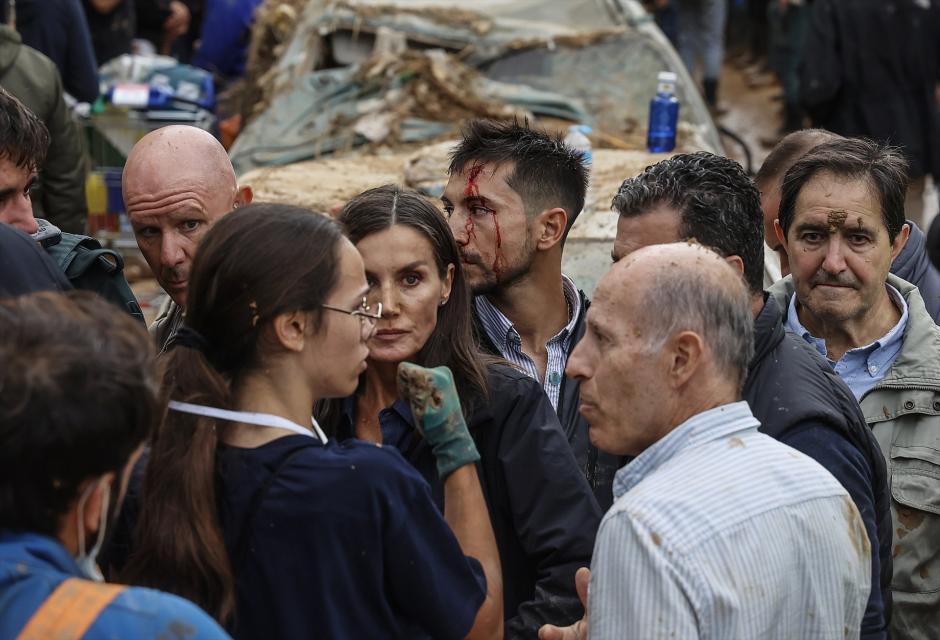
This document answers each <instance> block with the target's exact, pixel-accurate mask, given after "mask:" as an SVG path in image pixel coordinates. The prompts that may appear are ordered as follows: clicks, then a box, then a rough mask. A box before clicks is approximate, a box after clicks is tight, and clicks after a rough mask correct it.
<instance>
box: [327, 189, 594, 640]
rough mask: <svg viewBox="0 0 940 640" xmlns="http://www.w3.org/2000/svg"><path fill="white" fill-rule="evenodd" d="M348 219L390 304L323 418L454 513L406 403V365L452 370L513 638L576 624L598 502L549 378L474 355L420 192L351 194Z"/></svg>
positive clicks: (437, 227)
mask: <svg viewBox="0 0 940 640" xmlns="http://www.w3.org/2000/svg"><path fill="white" fill-rule="evenodd" d="M338 219H339V222H340V223H341V224H342V225H343V226H344V228H345V231H346V234H347V237H349V239H350V240H351V241H352V242H353V243H354V244H355V245H356V248H357V249H359V252H360V253H361V254H362V258H363V261H364V263H365V269H366V277H367V280H368V283H369V298H368V300H369V302H370V303H371V304H372V305H378V304H379V303H381V305H382V317H381V318H380V319H379V320H378V324H377V326H376V332H375V335H374V336H373V337H372V339H371V340H369V343H368V345H369V359H368V362H369V367H368V369H367V370H366V371H365V373H364V375H363V376H362V377H361V378H360V382H359V386H358V388H357V389H356V392H355V394H352V395H349V396H348V397H347V398H346V399H345V400H342V401H334V402H332V403H328V405H327V406H323V407H320V413H318V415H320V416H322V417H323V420H324V424H325V425H327V427H328V428H329V429H330V430H332V431H333V432H334V433H336V434H337V437H339V438H341V439H342V438H359V439H362V440H367V441H372V442H377V443H382V444H384V445H386V446H388V445H391V446H393V447H395V448H396V449H398V450H399V451H401V452H402V454H404V456H405V457H406V458H407V459H408V461H409V462H411V464H412V465H414V467H415V468H416V469H417V470H418V471H419V472H420V473H421V475H422V476H424V478H425V479H426V480H427V481H428V483H429V484H430V485H431V487H432V491H433V493H434V498H435V501H436V502H437V504H438V506H439V507H441V508H443V510H444V511H445V513H446V511H447V509H449V508H450V506H451V505H450V500H451V498H450V497H449V496H448V495H447V492H446V485H445V484H443V483H442V482H441V479H440V478H441V475H440V473H439V471H438V469H437V468H436V466H437V465H435V459H434V447H433V443H431V442H429V441H428V440H427V438H424V437H422V436H421V434H420V423H418V422H417V421H416V419H415V416H414V414H413V412H412V411H411V409H410V407H409V406H408V405H407V404H406V403H404V402H402V401H401V400H399V399H398V398H397V394H396V370H397V367H398V366H399V363H401V362H403V361H408V360H410V361H414V362H416V363H418V364H420V365H423V366H426V367H434V366H440V365H445V366H447V367H449V368H450V369H451V370H452V371H453V374H454V379H455V381H456V388H457V392H458V393H459V396H460V401H461V404H462V405H463V407H464V413H465V416H466V422H467V424H468V426H469V429H470V434H471V435H472V436H473V439H474V441H475V443H476V446H477V448H478V449H479V452H480V456H481V460H480V463H479V465H478V470H479V473H480V480H481V483H482V485H483V491H484V494H485V495H486V500H487V504H488V506H489V515H490V518H489V519H486V518H483V519H481V520H480V521H479V522H478V523H477V524H476V526H479V527H487V525H488V523H489V522H492V526H493V530H494V532H495V534H496V543H497V545H498V547H499V555H500V560H501V563H502V580H503V588H504V612H505V617H506V637H508V638H518V637H533V636H534V635H535V633H536V632H537V630H538V628H539V626H540V625H541V624H545V623H547V622H550V621H553V620H568V621H569V622H568V623H566V624H569V623H570V622H573V621H574V620H577V619H578V617H580V615H581V605H580V602H579V600H578V597H577V594H576V593H575V589H574V573H575V570H576V569H577V568H578V566H579V563H582V562H584V561H586V560H588V559H589V558H590V557H591V550H592V548H593V545H594V535H595V533H596V531H597V526H598V524H599V522H600V515H601V513H600V508H599V507H598V505H597V502H596V501H595V499H594V496H593V493H592V491H591V488H590V486H589V485H588V483H587V480H585V478H584V476H583V475H582V474H581V472H580V470H579V468H578V465H577V462H576V460H575V458H574V454H573V453H572V452H571V448H570V447H569V446H568V442H567V440H566V438H565V435H564V432H563V431H562V430H561V427H560V425H559V423H558V418H557V416H556V415H555V411H554V410H553V408H552V405H551V403H550V401H549V399H548V397H547V396H546V395H545V393H544V392H543V391H542V387H541V385H540V384H539V383H538V382H537V381H536V380H533V379H532V378H530V377H528V376H527V375H526V374H525V373H523V372H522V371H519V370H517V369H515V368H513V367H512V366H510V365H509V363H505V362H504V361H501V360H497V359H496V358H493V357H491V356H484V355H483V354H481V353H480V352H479V351H478V349H477V347H476V344H475V342H474V339H473V334H472V325H471V322H472V320H471V318H472V315H471V313H470V293H469V290H468V288H467V285H466V282H465V280H464V272H463V266H462V265H461V262H460V256H459V253H458V248H457V244H456V241H455V240H454V237H453V235H452V234H451V232H450V229H449V227H448V225H447V221H446V220H445V219H444V217H443V216H442V215H441V213H440V212H439V211H437V210H436V209H435V208H434V206H433V205H431V204H430V203H429V202H428V201H427V200H426V199H424V198H423V197H422V196H421V195H420V194H418V193H416V192H414V191H407V190H404V189H401V188H400V187H397V186H394V185H386V186H383V187H379V188H376V189H371V190H369V191H366V192H364V193H362V194H360V195H359V196H357V197H356V198H353V199H352V200H351V201H350V202H349V203H347V204H346V207H345V208H344V209H343V211H342V213H341V214H340V216H339V218H338ZM500 362H504V364H499V363H500ZM416 427H418V428H417V429H416ZM553 624H554V623H553Z"/></svg>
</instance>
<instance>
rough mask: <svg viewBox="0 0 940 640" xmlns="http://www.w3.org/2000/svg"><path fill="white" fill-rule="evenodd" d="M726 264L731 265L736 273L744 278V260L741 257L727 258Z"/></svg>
mask: <svg viewBox="0 0 940 640" xmlns="http://www.w3.org/2000/svg"><path fill="white" fill-rule="evenodd" d="M725 262H727V263H728V264H730V265H731V266H732V268H734V270H735V271H737V272H738V273H739V274H741V277H742V278H743V277H744V260H742V259H741V256H728V257H727V258H725Z"/></svg>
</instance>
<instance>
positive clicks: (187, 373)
mask: <svg viewBox="0 0 940 640" xmlns="http://www.w3.org/2000/svg"><path fill="white" fill-rule="evenodd" d="M341 239H342V236H341V233H340V231H339V228H338V227H337V225H336V224H335V223H334V222H333V221H332V220H330V219H329V218H326V217H325V216H321V215H318V214H315V213H313V212H310V211H308V210H306V209H301V208H299V207H291V206H286V205H274V204H253V205H249V206H247V207H245V208H244V209H240V210H238V211H235V212H232V213H229V214H227V215H226V216H225V217H223V218H222V219H221V220H219V222H217V223H216V224H215V226H214V227H213V228H212V229H211V230H209V232H208V233H207V234H206V236H205V238H204V239H203V241H202V243H201V245H200V247H199V253H198V255H197V257H196V259H195V261H194V262H193V268H192V273H191V278H190V284H189V290H188V292H187V298H188V300H189V305H188V307H187V309H186V326H187V328H188V329H187V331H188V332H189V333H190V339H187V340H182V341H180V343H179V344H178V345H177V346H175V347H174V348H173V349H171V350H170V351H169V353H168V354H166V355H165V356H163V359H164V361H165V371H166V373H165V374H164V387H163V388H164V393H165V394H166V395H167V397H168V399H170V400H176V401H181V402H189V403H193V404H200V405H206V406H211V407H217V408H220V409H232V408H234V407H233V397H232V390H233V388H237V385H238V381H239V378H240V377H241V376H243V375H244V374H246V373H249V372H251V371H253V370H255V369H257V368H259V367H261V366H263V363H264V361H265V359H266V357H267V356H268V355H270V354H271V353H272V350H273V349H274V348H275V343H273V342H271V341H268V340H265V338H264V336H265V331H264V329H265V327H266V326H267V324H268V322H269V321H270V320H272V319H273V318H275V317H276V316H278V315H280V314H282V313H287V312H290V311H295V310H310V311H313V312H315V313H316V314H317V315H315V323H318V322H319V312H318V309H319V307H320V305H321V304H322V303H323V302H324V301H325V300H326V299H327V297H328V295H329V293H330V291H331V290H332V289H333V287H334V286H335V284H336V282H337V280H338V277H339V274H338V269H337V264H338V250H339V243H340V241H341ZM193 337H198V338H199V339H198V340H194V339H192V338H193ZM226 425H227V423H226V422H225V421H220V420H216V419H213V418H205V417H201V416H194V415H190V414H186V413H179V412H174V411H170V412H168V414H167V417H166V419H165V420H164V422H163V424H162V425H161V426H160V428H159V429H158V430H157V432H156V433H155V435H154V438H153V441H152V446H151V452H150V459H149V462H148V464H147V470H146V473H145V476H144V483H143V489H142V492H141V508H140V517H139V519H138V521H137V526H136V530H135V534H134V547H133V549H134V551H133V554H132V555H131V557H130V559H129V561H128V564H127V566H126V568H125V569H124V571H123V572H122V574H121V576H120V577H121V579H122V580H123V581H126V582H129V583H131V584H137V585H144V586H149V587H153V588H157V589H161V590H164V591H169V592H171V593H175V594H177V595H179V596H182V597H184V598H186V599H188V600H191V601H193V602H195V603H196V604H198V605H199V606H200V607H202V608H203V609H205V610H206V611H207V612H209V613H210V614H211V615H213V616H214V617H215V618H216V619H217V620H219V621H220V622H222V623H229V622H231V620H232V617H233V615H234V613H235V586H234V582H235V576H234V574H233V568H232V566H231V562H230V559H229V556H228V552H227V550H226V547H225V540H224V537H223V534H222V530H221V527H220V524H219V519H218V506H217V504H218V503H217V495H216V493H217V488H218V484H217V478H218V476H217V474H216V449H217V446H218V442H219V437H220V436H221V435H222V434H223V430H224V429H225V428H226Z"/></svg>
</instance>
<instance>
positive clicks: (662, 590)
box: [588, 402, 871, 640]
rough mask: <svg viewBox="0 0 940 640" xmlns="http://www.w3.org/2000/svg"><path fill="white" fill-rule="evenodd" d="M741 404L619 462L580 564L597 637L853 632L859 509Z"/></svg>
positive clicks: (864, 545) (865, 562) (867, 569)
mask: <svg viewBox="0 0 940 640" xmlns="http://www.w3.org/2000/svg"><path fill="white" fill-rule="evenodd" d="M758 426H759V423H758V421H757V420H756V419H755V418H754V416H753V415H752V414H751V411H750V409H749V408H748V405H747V404H746V403H744V402H737V403H734V404H729V405H724V406H721V407H718V408H716V409H712V410H710V411H706V412H704V413H701V414H699V415H697V416H694V417H693V418H691V419H689V420H687V421H686V422H684V423H683V424H681V425H679V426H678V427H676V429H674V430H673V431H672V432H670V433H669V434H668V435H667V436H666V437H664V438H663V439H662V440H660V441H659V442H657V443H655V444H654V445H653V446H651V447H650V448H648V449H647V450H646V451H644V452H643V453H642V454H640V455H639V456H638V457H637V458H636V459H635V460H633V461H632V462H631V463H630V464H628V465H627V466H626V467H624V468H623V469H621V470H620V471H619V472H617V477H616V479H615V481H614V496H615V497H616V502H615V503H614V506H613V507H611V509H610V511H608V512H607V515H606V516H604V520H603V521H602V522H601V526H600V529H599V531H598V534H597V542H596V544H595V547H594V559H593V561H592V563H591V565H592V574H591V586H590V596H589V602H588V604H589V608H590V631H589V637H590V638H591V639H592V640H595V639H604V640H606V639H615V638H616V639H618V640H619V639H622V638H631V639H638V640H644V639H646V638H683V639H684V640H685V639H689V638H713V639H724V638H741V639H752V638H754V639H756V638H760V639H761V640H767V639H774V638H779V639H781V640H783V639H787V640H789V639H792V638H839V639H842V638H858V636H859V630H860V627H861V622H862V616H863V614H864V612H865V605H866V603H867V602H868V592H869V588H870V583H871V555H870V547H869V542H868V536H867V535H866V533H865V526H864V524H863V523H862V519H861V516H860V515H859V513H858V511H857V509H856V508H855V505H854V503H853V502H852V500H851V498H850V497H849V496H848V494H847V493H846V492H845V489H843V488H842V486H841V485H840V484H839V483H838V482H837V481H836V480H835V478H833V477H832V476H831V475H830V474H829V472H828V471H826V470H825V469H824V468H823V467H821V466H820V465H819V464H818V463H817V462H816V461H814V460H812V459H811V458H809V457H807V456H805V455H803V454H802V453H799V452H798V451H796V450H794V449H791V448H790V447H788V446H786V445H784V444H782V443H780V442H777V441H776V440H774V439H772V438H770V437H768V436H766V435H764V434H761V433H758V431H757V427H758Z"/></svg>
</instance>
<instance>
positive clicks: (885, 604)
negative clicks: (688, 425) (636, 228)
mask: <svg viewBox="0 0 940 640" xmlns="http://www.w3.org/2000/svg"><path fill="white" fill-rule="evenodd" d="M754 329H755V336H754V338H755V340H754V341H755V352H754V358H753V359H752V360H751V364H750V367H749V370H748V377H747V380H746V381H745V385H744V399H745V400H746V401H747V403H748V404H749V405H750V407H751V411H752V412H753V413H754V416H755V417H756V418H757V419H758V420H760V422H761V427H760V431H761V432H763V433H766V434H767V435H769V436H771V437H773V438H776V439H777V440H779V441H781V442H783V443H784V444H787V445H789V446H791V447H793V448H794V449H797V450H798V451H802V452H803V453H805V454H806V455H808V456H810V457H811V458H813V459H815V460H816V461H817V462H819V463H820V464H821V465H822V466H823V467H825V468H826V470H828V471H829V472H830V473H831V474H832V475H833V476H834V477H835V478H836V480H838V481H839V482H840V483H841V484H842V486H843V487H845V490H846V491H847V492H848V493H849V495H850V496H851V497H852V500H853V501H854V502H855V505H856V506H857V507H858V510H859V513H860V514H861V516H862V520H863V521H864V522H865V528H866V530H867V533H868V537H869V539H870V540H871V542H872V590H871V595H870V597H869V601H868V608H867V609H866V611H865V617H864V619H863V620H862V634H861V637H862V638H864V639H866V640H874V639H875V638H885V637H886V635H885V634H886V630H887V626H888V620H889V617H890V610H891V608H890V607H891V590H890V587H891V571H892V566H891V533H892V532H891V512H890V493H889V490H888V482H887V470H886V466H885V461H884V457H883V456H882V454H881V450H880V448H879V447H878V442H877V441H876V440H875V437H874V435H873V434H872V432H871V430H870V429H869V428H868V425H867V424H866V422H865V418H864V416H863V414H862V412H861V409H860V408H859V406H858V402H857V401H856V400H855V396H853V395H852V392H851V391H850V390H849V388H848V387H847V386H846V385H845V383H844V382H843V381H842V379H841V378H839V376H838V375H836V374H835V373H834V372H833V371H832V369H831V368H830V367H829V365H828V364H826V362H825V361H824V360H823V359H822V357H821V356H820V355H819V354H818V353H817V352H816V351H815V350H814V349H813V348H812V347H811V346H810V345H809V344H807V343H806V342H804V341H803V340H801V339H800V338H799V337H797V336H795V335H793V334H791V333H786V331H785V330H784V327H783V313H782V310H781V308H780V306H779V305H778V304H777V301H776V300H775V299H774V298H771V297H768V298H767V300H766V303H765V305H764V309H763V311H761V313H760V315H759V316H758V317H757V320H756V321H755V323H754Z"/></svg>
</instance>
